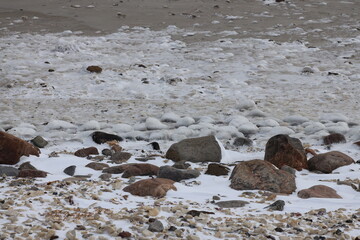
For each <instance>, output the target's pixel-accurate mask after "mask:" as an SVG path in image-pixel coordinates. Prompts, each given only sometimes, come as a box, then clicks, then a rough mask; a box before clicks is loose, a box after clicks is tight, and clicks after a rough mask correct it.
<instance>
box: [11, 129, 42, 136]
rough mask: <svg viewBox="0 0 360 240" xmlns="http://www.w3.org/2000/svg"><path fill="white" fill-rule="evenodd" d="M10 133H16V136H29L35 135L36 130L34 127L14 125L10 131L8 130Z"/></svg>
mask: <svg viewBox="0 0 360 240" xmlns="http://www.w3.org/2000/svg"><path fill="white" fill-rule="evenodd" d="M7 132H8V133H9V134H12V135H15V136H19V137H21V136H23V137H28V136H34V135H35V134H36V131H35V130H34V129H32V128H27V127H14V128H12V129H10V130H9V131H7Z"/></svg>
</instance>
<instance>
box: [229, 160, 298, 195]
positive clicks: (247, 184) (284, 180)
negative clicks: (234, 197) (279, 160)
mask: <svg viewBox="0 0 360 240" xmlns="http://www.w3.org/2000/svg"><path fill="white" fill-rule="evenodd" d="M230 180H231V184H230V187H231V188H233V189H235V190H266V191H271V192H275V193H286V194H290V193H292V192H294V191H295V190H296V183H295V176H294V175H293V174H291V173H288V172H286V171H283V170H279V169H276V168H275V167H274V165H272V164H271V163H269V162H267V161H263V160H251V161H246V162H240V163H239V164H238V165H236V167H235V168H234V170H233V171H232V173H231V176H230Z"/></svg>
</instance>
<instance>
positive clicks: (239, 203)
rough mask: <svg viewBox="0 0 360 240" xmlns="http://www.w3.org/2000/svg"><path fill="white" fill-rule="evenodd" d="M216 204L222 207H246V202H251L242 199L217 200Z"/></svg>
mask: <svg viewBox="0 0 360 240" xmlns="http://www.w3.org/2000/svg"><path fill="white" fill-rule="evenodd" d="M215 204H216V205H218V206H219V207H221V208H238V207H244V206H245V205H246V204H249V202H247V201H242V200H230V201H220V202H216V203H215Z"/></svg>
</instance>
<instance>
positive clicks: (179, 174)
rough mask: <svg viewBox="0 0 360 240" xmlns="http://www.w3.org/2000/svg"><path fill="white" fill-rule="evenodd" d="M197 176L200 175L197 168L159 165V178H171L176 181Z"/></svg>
mask: <svg viewBox="0 0 360 240" xmlns="http://www.w3.org/2000/svg"><path fill="white" fill-rule="evenodd" d="M198 176H200V172H199V171H198V170H192V169H189V170H187V169H177V168H173V167H171V166H162V167H160V169H159V172H158V177H159V178H166V179H171V180H173V181H176V182H180V181H181V180H186V179H191V178H197V177H198Z"/></svg>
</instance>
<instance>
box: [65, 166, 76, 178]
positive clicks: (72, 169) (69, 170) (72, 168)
mask: <svg viewBox="0 0 360 240" xmlns="http://www.w3.org/2000/svg"><path fill="white" fill-rule="evenodd" d="M75 169H76V166H75V165H72V166H69V167H67V168H65V169H64V173H65V174H67V175H69V176H74V174H75Z"/></svg>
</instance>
